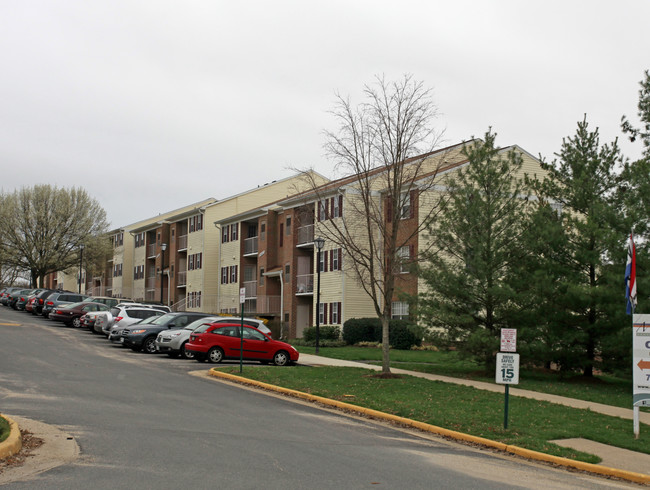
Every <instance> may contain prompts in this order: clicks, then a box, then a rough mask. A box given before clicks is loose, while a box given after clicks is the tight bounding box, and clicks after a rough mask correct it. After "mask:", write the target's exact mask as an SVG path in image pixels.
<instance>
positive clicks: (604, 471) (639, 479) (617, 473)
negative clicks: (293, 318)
mask: <svg viewBox="0 0 650 490" xmlns="http://www.w3.org/2000/svg"><path fill="white" fill-rule="evenodd" d="M209 374H210V375H211V376H215V377H217V378H224V379H227V380H229V381H235V382H237V383H242V384H248V385H252V386H258V387H260V388H264V389H267V390H272V391H276V392H278V393H284V394H286V395H290V396H294V397H296V398H302V399H303V400H309V401H315V402H318V403H322V404H324V405H329V406H332V407H337V408H341V409H344V410H349V411H353V412H357V413H361V414H364V415H367V416H370V417H375V418H379V419H384V420H390V421H393V422H397V423H400V424H402V425H406V426H409V427H414V428H416V429H420V430H422V431H425V432H432V433H434V434H439V435H442V436H445V437H449V438H451V439H457V440H460V441H466V442H471V443H474V444H481V445H483V446H487V447H491V448H494V449H498V450H501V451H504V452H507V453H511V454H515V455H517V456H521V457H524V458H528V459H534V460H538V461H545V462H547V463H553V464H556V465H560V466H566V467H570V468H576V469H578V470H582V471H588V472H591V473H596V474H599V475H605V476H614V477H617V478H621V479H623V480H628V481H633V482H636V483H650V475H646V474H644V473H635V472H633V471H626V470H619V469H616V468H608V467H607V466H600V465H596V464H593V463H584V462H582V461H574V460H572V459H568V458H562V457H559V456H552V455H550V454H545V453H540V452H538V451H532V450H530V449H524V448H521V447H518V446H512V445H509V444H504V443H502V442H497V441H492V440H490V439H485V438H483V437H477V436H471V435H469V434H463V433H462V432H456V431H454V430H449V429H444V428H442V427H438V426H435V425H431V424H426V423H424V422H418V421H416V420H411V419H407V418H404V417H398V416H397V415H391V414H388V413H384V412H380V411H378V410H373V409H370V408H365V407H360V406H358V405H351V404H349V403H345V402H339V401H337V400H331V399H329V398H323V397H322V396H315V395H310V394H309V393H304V392H302V391H296V390H290V389H288V388H282V387H281V386H275V385H271V384H268V383H262V382H261V381H255V380H252V379H248V378H242V377H240V376H235V375H234V374H228V373H222V372H221V371H216V370H214V369H210V371H209Z"/></svg>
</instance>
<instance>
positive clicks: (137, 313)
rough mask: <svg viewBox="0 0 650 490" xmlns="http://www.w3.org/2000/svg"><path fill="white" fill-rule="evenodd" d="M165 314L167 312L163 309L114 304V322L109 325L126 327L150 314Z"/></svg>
mask: <svg viewBox="0 0 650 490" xmlns="http://www.w3.org/2000/svg"><path fill="white" fill-rule="evenodd" d="M164 314H165V312H163V311H161V310H158V309H154V308H148V307H146V306H114V307H113V308H111V316H112V323H111V324H110V325H109V327H110V328H113V327H114V326H116V327H118V328H122V329H124V328H126V327H128V326H129V325H132V324H134V323H137V322H139V321H140V320H144V319H145V318H149V317H150V316H162V315H164Z"/></svg>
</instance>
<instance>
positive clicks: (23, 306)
mask: <svg viewBox="0 0 650 490" xmlns="http://www.w3.org/2000/svg"><path fill="white" fill-rule="evenodd" d="M41 291H43V288H37V289H32V290H31V292H30V293H29V294H27V295H24V296H23V295H20V297H19V298H18V301H16V309H17V310H20V311H28V310H27V304H28V303H29V302H30V300H32V302H33V299H34V298H35V297H36V295H37V294H38V293H40V292H41Z"/></svg>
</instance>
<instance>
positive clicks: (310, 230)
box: [296, 225, 314, 245]
mask: <svg viewBox="0 0 650 490" xmlns="http://www.w3.org/2000/svg"><path fill="white" fill-rule="evenodd" d="M296 231H297V232H298V245H307V244H312V243H314V225H305V226H299V227H298V229H297V230H296Z"/></svg>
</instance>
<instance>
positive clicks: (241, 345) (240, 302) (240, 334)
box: [239, 288, 246, 373]
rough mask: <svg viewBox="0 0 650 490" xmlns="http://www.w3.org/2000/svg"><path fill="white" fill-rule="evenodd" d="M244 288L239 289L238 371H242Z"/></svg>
mask: <svg viewBox="0 0 650 490" xmlns="http://www.w3.org/2000/svg"><path fill="white" fill-rule="evenodd" d="M245 302H246V288H240V289H239V304H240V305H241V325H240V326H239V372H240V373H242V372H243V371H244V303H245Z"/></svg>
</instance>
